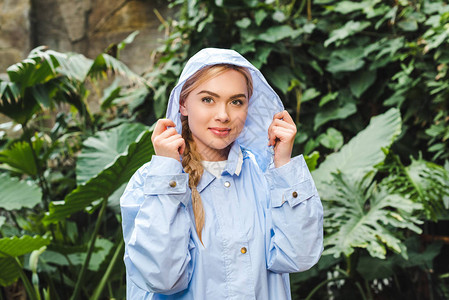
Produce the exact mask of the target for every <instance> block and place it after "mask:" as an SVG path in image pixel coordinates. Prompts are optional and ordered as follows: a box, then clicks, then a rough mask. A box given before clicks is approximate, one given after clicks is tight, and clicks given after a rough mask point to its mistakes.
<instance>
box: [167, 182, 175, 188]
mask: <svg viewBox="0 0 449 300" xmlns="http://www.w3.org/2000/svg"><path fill="white" fill-rule="evenodd" d="M168 185H169V186H170V187H172V188H174V187H176V181H174V180H172V181H170V183H169V184H168Z"/></svg>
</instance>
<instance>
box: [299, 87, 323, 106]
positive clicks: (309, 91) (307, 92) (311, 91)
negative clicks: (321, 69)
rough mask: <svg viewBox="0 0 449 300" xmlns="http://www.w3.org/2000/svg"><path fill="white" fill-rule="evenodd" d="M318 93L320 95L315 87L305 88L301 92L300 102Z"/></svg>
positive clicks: (312, 97) (314, 96)
mask: <svg viewBox="0 0 449 300" xmlns="http://www.w3.org/2000/svg"><path fill="white" fill-rule="evenodd" d="M319 95H321V93H320V92H319V91H317V90H316V89H315V88H310V89H307V90H305V91H304V93H303V94H302V98H301V102H302V103H304V102H307V101H309V100H312V99H315V98H316V97H318V96H319Z"/></svg>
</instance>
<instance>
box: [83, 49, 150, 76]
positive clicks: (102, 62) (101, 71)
mask: <svg viewBox="0 0 449 300" xmlns="http://www.w3.org/2000/svg"><path fill="white" fill-rule="evenodd" d="M108 70H111V71H113V72H114V73H115V74H119V75H122V76H124V77H125V78H127V79H129V80H130V81H131V82H135V83H139V82H140V83H143V82H144V81H145V80H144V79H143V78H142V77H141V76H139V75H137V74H136V73H134V72H133V71H131V70H130V69H129V68H128V67H127V66H126V65H125V64H124V63H122V62H121V61H119V60H118V59H116V58H114V57H112V56H110V55H109V54H106V53H102V54H100V55H98V56H97V57H96V58H95V61H94V63H93V64H92V67H91V69H90V70H89V76H92V77H98V76H106V72H107V71H108Z"/></svg>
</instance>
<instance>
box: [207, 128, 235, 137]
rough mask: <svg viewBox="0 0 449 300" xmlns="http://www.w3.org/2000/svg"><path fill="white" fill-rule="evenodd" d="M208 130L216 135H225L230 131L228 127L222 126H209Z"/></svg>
mask: <svg viewBox="0 0 449 300" xmlns="http://www.w3.org/2000/svg"><path fill="white" fill-rule="evenodd" d="M209 130H210V131H211V132H212V133H213V134H215V135H216V136H218V137H226V136H228V135H229V132H230V131H231V129H230V128H222V127H209Z"/></svg>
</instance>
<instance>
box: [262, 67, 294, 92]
mask: <svg viewBox="0 0 449 300" xmlns="http://www.w3.org/2000/svg"><path fill="white" fill-rule="evenodd" d="M267 73H268V74H267V75H268V77H269V80H270V81H271V82H272V83H273V85H274V86H275V87H277V88H278V89H280V90H281V91H282V92H283V93H284V94H286V93H287V92H288V87H289V82H290V80H291V78H292V77H293V75H292V74H291V72H290V69H289V68H287V67H286V66H280V67H278V68H276V70H274V72H267Z"/></svg>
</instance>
